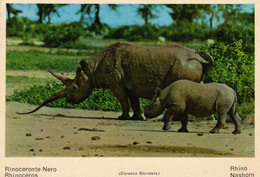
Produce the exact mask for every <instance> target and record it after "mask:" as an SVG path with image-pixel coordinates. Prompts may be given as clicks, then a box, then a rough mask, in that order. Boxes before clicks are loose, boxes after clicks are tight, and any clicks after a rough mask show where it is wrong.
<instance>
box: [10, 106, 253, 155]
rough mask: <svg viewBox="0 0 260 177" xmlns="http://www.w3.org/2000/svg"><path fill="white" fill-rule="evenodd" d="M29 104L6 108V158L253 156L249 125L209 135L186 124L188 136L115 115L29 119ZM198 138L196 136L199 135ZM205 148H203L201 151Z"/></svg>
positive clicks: (55, 112)
mask: <svg viewBox="0 0 260 177" xmlns="http://www.w3.org/2000/svg"><path fill="white" fill-rule="evenodd" d="M33 108H35V106H34V105H29V104H23V103H17V102H7V103H6V156H15V157H17V156H22V157H28V156H45V157H50V156H51V157H56V156H59V157H60V156H61V157H68V156H76V157H103V156H104V157H119V156H132V157H194V156H199V157H216V156H217V157H254V137H255V136H254V126H253V125H245V124H243V125H242V130H243V132H242V134H240V135H233V134H231V132H232V131H233V129H234V125H233V124H228V126H229V128H227V129H223V130H221V133H220V134H209V133H208V131H209V130H210V129H211V128H212V127H213V126H214V125H215V122H212V121H209V122H189V125H188V129H189V131H190V133H178V132H176V131H177V130H178V129H179V128H180V122H173V123H172V130H170V131H167V132H165V131H162V130H161V128H162V124H163V123H162V122H157V121H155V120H154V119H152V120H148V121H122V120H121V121H120V120H117V119H116V117H117V116H118V115H120V113H114V112H103V111H86V110H75V109H62V108H49V107H44V108H42V109H41V110H39V111H38V112H36V113H34V114H30V115H17V114H16V113H15V112H16V111H20V112H24V111H28V110H31V109H33ZM198 133H199V134H198ZM203 148H207V149H203Z"/></svg>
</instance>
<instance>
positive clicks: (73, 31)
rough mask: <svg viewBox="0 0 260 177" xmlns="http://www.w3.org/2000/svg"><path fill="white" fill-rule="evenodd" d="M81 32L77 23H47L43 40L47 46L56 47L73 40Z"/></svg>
mask: <svg viewBox="0 0 260 177" xmlns="http://www.w3.org/2000/svg"><path fill="white" fill-rule="evenodd" d="M81 34H82V28H81V26H80V24H79V23H77V22H74V23H69V24H55V25H49V29H48V30H47V32H46V34H45V35H44V38H43V42H44V43H45V45H46V46H48V47H58V46H60V45H61V44H63V43H66V42H75V41H76V40H77V39H78V38H79V37H80V35H81Z"/></svg>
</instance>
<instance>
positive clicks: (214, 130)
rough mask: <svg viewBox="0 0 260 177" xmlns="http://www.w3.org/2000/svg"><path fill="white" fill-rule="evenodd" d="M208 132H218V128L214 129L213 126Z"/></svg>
mask: <svg viewBox="0 0 260 177" xmlns="http://www.w3.org/2000/svg"><path fill="white" fill-rule="evenodd" d="M209 133H219V129H214V128H213V129H212V130H210V131H209Z"/></svg>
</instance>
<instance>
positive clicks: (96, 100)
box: [6, 82, 149, 111]
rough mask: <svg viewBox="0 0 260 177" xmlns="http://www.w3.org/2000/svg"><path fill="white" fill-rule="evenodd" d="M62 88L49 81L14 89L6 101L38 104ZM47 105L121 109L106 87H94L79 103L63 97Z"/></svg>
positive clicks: (146, 101)
mask: <svg viewBox="0 0 260 177" xmlns="http://www.w3.org/2000/svg"><path fill="white" fill-rule="evenodd" d="M64 88H65V87H64V86H63V85H60V84H57V83H55V82H50V83H47V84H46V85H45V86H34V87H31V88H29V89H27V90H22V91H15V92H14V94H13V95H11V96H9V97H7V98H6V101H18V102H22V103H29V104H35V105H39V104H41V103H42V102H44V101H45V100H46V99H48V98H49V97H51V96H52V95H54V94H55V93H57V92H59V91H60V90H62V89H64ZM148 103H149V101H148V100H145V99H141V107H143V106H144V105H147V104H148ZM48 106H50V107H63V108H81V109H88V110H103V111H120V110H121V106H120V103H119V101H118V100H117V98H116V97H115V96H114V95H113V94H112V92H111V91H110V90H108V89H94V91H93V93H92V94H91V95H90V96H89V97H88V98H87V99H86V100H85V101H83V102H81V103H80V104H75V105H71V104H69V103H67V102H66V100H65V98H61V99H59V100H55V101H53V102H51V103H48Z"/></svg>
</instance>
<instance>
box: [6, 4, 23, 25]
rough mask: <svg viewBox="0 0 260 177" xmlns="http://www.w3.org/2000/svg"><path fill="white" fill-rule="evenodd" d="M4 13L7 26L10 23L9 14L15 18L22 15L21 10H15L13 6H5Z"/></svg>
mask: <svg viewBox="0 0 260 177" xmlns="http://www.w3.org/2000/svg"><path fill="white" fill-rule="evenodd" d="M6 11H7V24H10V22H11V14H13V15H14V16H15V17H16V16H17V15H18V14H19V13H22V11H21V10H19V9H15V8H14V7H13V4H6Z"/></svg>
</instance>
